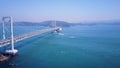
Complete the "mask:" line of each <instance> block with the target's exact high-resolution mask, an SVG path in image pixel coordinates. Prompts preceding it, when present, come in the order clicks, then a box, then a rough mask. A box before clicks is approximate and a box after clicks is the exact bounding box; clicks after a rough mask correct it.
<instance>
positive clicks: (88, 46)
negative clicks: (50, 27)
mask: <svg viewBox="0 0 120 68" xmlns="http://www.w3.org/2000/svg"><path fill="white" fill-rule="evenodd" d="M44 28H46V27H41V26H14V35H15V36H17V35H21V34H24V33H28V32H32V31H35V30H39V29H44ZM1 29H2V28H1V27H0V31H1ZM8 33H9V32H8ZM0 38H2V31H1V32H0ZM15 48H16V49H18V50H19V53H18V55H17V56H15V57H14V58H12V59H10V60H9V61H8V62H6V63H1V64H0V68H120V25H91V26H89V25H80V26H72V27H63V31H62V32H60V33H58V34H52V33H51V32H50V33H45V34H42V35H38V36H35V37H31V38H28V39H25V40H23V41H20V42H17V43H15ZM1 50H2V48H1ZM9 63H12V64H15V65H14V66H11V67H9V66H8V64H9Z"/></svg>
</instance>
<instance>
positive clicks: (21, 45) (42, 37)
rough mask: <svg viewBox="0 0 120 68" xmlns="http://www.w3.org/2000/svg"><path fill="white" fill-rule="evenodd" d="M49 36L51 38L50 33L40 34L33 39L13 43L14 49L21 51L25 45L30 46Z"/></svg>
mask: <svg viewBox="0 0 120 68" xmlns="http://www.w3.org/2000/svg"><path fill="white" fill-rule="evenodd" d="M49 36H52V33H51V32H48V33H44V34H41V35H38V36H34V37H31V38H28V39H25V40H22V41H19V42H17V43H15V49H21V48H22V47H24V46H26V45H30V44H32V43H34V42H36V41H38V40H42V39H44V38H46V37H49Z"/></svg>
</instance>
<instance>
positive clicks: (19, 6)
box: [0, 0, 120, 22]
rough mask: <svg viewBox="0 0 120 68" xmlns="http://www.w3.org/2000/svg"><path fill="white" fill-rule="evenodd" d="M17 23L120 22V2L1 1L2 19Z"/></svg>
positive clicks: (111, 0) (65, 0) (0, 14)
mask: <svg viewBox="0 0 120 68" xmlns="http://www.w3.org/2000/svg"><path fill="white" fill-rule="evenodd" d="M9 15H10V16H13V17H14V18H15V21H32V22H40V21H45V20H62V21H68V22H81V21H100V20H120V0H0V17H2V16H9Z"/></svg>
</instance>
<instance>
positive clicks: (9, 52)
mask: <svg viewBox="0 0 120 68" xmlns="http://www.w3.org/2000/svg"><path fill="white" fill-rule="evenodd" d="M2 20H3V39H6V37H5V22H6V20H7V21H8V22H10V34H11V49H10V50H6V51H5V52H6V53H8V54H12V55H15V54H16V53H17V52H18V50H16V49H14V34H13V19H12V17H11V16H7V17H3V19H2Z"/></svg>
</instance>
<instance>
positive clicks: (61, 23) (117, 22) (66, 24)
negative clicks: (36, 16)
mask: <svg viewBox="0 0 120 68" xmlns="http://www.w3.org/2000/svg"><path fill="white" fill-rule="evenodd" d="M53 24H54V21H51V20H50V21H43V22H25V21H22V22H15V23H14V25H16V26H47V27H48V26H50V27H51V26H52V25H53ZM0 25H2V23H0ZM56 25H57V26H61V27H70V26H76V25H89V26H91V25H120V20H115V21H99V22H82V23H69V22H65V21H56Z"/></svg>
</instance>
